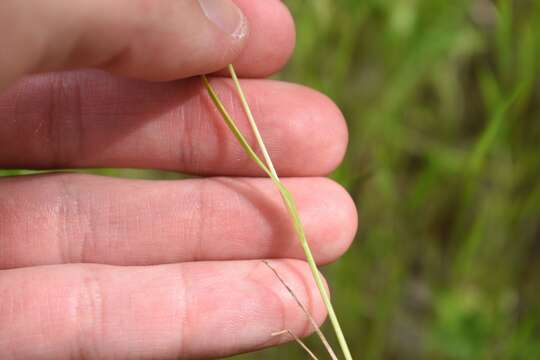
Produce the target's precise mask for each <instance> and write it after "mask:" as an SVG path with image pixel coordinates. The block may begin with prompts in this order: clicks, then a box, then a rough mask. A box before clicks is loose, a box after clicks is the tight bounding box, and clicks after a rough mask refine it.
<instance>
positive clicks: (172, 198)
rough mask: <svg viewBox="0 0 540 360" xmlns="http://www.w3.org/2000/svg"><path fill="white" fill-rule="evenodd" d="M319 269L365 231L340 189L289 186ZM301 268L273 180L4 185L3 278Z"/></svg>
mask: <svg viewBox="0 0 540 360" xmlns="http://www.w3.org/2000/svg"><path fill="white" fill-rule="evenodd" d="M284 183H285V184H286V186H288V187H289V189H290V190H291V192H292V193H293V196H294V197H295V198H296V200H297V203H298V208H299V211H300V216H301V218H302V221H303V223H304V225H305V227H306V233H307V237H308V240H309V242H310V244H311V247H312V250H313V252H314V254H315V259H316V260H317V261H318V262H319V263H328V262H331V261H333V260H335V259H336V258H337V257H339V256H340V255H342V254H343V253H344V252H345V251H346V249H347V248H348V247H349V245H350V244H351V241H352V240H353V237H354V234H355V232H356V227H357V214H356V210H355V207H354V204H353V202H352V200H351V199H350V197H349V195H348V194H347V192H346V191H345V190H343V189H342V188H341V187H340V186H339V185H337V184H336V183H334V182H332V181H330V180H327V179H323V178H311V179H304V178H298V179H285V180H284ZM280 257H286V258H297V259H303V258H304V255H303V251H302V248H301V246H300V244H299V242H298V239H297V237H296V234H295V232H294V230H293V228H292V226H291V222H290V218H289V217H288V214H287V211H286V209H285V208H284V207H283V205H282V203H281V198H280V196H279V193H278V192H277V190H275V187H274V186H273V184H272V182H271V181H270V180H267V179H253V178H250V179H230V178H216V179H196V180H183V181H170V182H166V181H160V182H156V181H140V180H121V179H113V178H105V177H96V176H88V175H73V174H72V175H66V174H57V175H45V176H33V177H23V178H4V179H1V180H0V269H1V268H4V269H6V268H14V267H23V266H35V265H46V264H59V263H68V262H71V263H102V264H113V265H153V264H163V263H173V262H184V261H198V260H237V259H263V258H280Z"/></svg>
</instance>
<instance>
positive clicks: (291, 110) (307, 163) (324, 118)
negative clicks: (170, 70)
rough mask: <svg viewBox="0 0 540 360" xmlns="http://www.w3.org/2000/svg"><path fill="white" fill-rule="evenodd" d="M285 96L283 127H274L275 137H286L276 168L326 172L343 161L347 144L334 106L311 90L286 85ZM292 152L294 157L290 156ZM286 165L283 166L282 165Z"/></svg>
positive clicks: (342, 120)
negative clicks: (281, 162) (285, 115)
mask: <svg viewBox="0 0 540 360" xmlns="http://www.w3.org/2000/svg"><path fill="white" fill-rule="evenodd" d="M288 95H289V97H288V98H285V97H283V104H284V105H283V106H284V107H285V106H286V107H287V112H288V116H287V118H286V119H280V120H281V121H283V120H286V126H281V127H280V128H279V129H274V130H273V131H274V132H280V133H279V134H278V138H279V137H281V138H282V139H286V140H285V141H283V143H284V144H287V145H289V148H287V149H281V150H282V151H283V152H284V153H285V154H284V155H285V156H286V158H287V162H286V163H285V162H284V165H283V167H280V164H279V163H278V164H277V168H278V171H280V172H282V173H289V174H298V175H300V174H302V175H306V174H310V175H313V176H321V175H328V174H330V173H331V172H332V171H334V170H335V169H336V168H337V167H338V166H339V164H340V163H341V162H342V161H343V158H344V156H345V152H346V149H347V144H348V130H347V124H346V121H345V118H344V116H343V114H342V112H341V111H340V109H339V108H338V107H337V105H336V104H335V103H334V102H333V101H332V100H331V99H330V98H329V97H328V96H326V95H324V94H322V93H320V92H317V91H315V90H312V89H309V88H306V87H303V86H298V85H290V88H289V94H288ZM292 155H294V156H292ZM285 166H286V167H285Z"/></svg>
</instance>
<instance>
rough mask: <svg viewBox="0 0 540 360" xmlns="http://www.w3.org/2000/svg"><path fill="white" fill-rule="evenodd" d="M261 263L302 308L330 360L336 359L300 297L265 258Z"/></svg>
mask: <svg viewBox="0 0 540 360" xmlns="http://www.w3.org/2000/svg"><path fill="white" fill-rule="evenodd" d="M263 263H264V264H265V265H266V266H268V268H269V269H270V270H272V272H273V273H274V275H275V276H276V278H277V279H278V280H279V282H280V283H281V284H282V285H283V287H284V288H285V289H287V291H288V292H289V294H291V296H292V298H293V299H294V301H295V302H296V304H298V307H299V308H300V309H301V310H302V312H303V313H304V314H305V315H306V317H307V318H308V319H309V322H310V323H311V326H313V328H314V329H315V332H316V333H317V335H318V336H319V338H320V339H321V342H322V343H323V345H324V347H325V348H326V351H328V354H329V355H330V357H331V358H332V360H337V356H336V353H335V352H334V349H332V346H330V343H329V342H328V340H327V339H326V336H324V334H323V333H322V331H321V329H320V328H319V325H317V322H316V321H315V319H314V318H313V316H312V315H311V314H310V312H309V311H308V310H307V309H306V307H305V306H304V304H302V302H301V301H300V299H298V296H296V294H295V293H294V291H293V290H292V289H291V287H290V286H289V285H288V284H287V283H286V282H285V280H283V278H282V277H281V275H279V273H278V271H277V270H276V269H275V268H274V267H273V266H272V265H271V264H270V262H269V261H267V260H264V261H263Z"/></svg>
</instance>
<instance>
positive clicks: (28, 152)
mask: <svg viewBox="0 0 540 360" xmlns="http://www.w3.org/2000/svg"><path fill="white" fill-rule="evenodd" d="M235 2H236V3H237V4H238V5H239V6H240V8H241V9H242V10H243V12H244V14H245V15H246V17H247V18H248V21H249V24H250V36H249V38H246V39H242V40H238V41H234V42H230V43H228V44H227V43H226V41H217V40H216V39H218V40H219V39H220V36H222V35H220V34H219V33H215V34H214V33H213V31H214V30H212V29H211V28H208V29H206V30H205V31H208V32H210V33H211V35H212V36H215V37H214V38H212V40H211V41H210V40H209V41H210V43H212V41H215V42H216V44H218V45H216V46H217V48H216V47H208V46H201V49H203V50H201V51H203V52H204V51H207V53H204V54H203V55H204V56H203V60H201V59H199V58H197V56H198V55H197V54H195V53H193V51H191V52H190V50H193V49H192V48H191V47H192V46H193V44H192V43H189V41H190V40H189V39H191V38H186V39H183V41H182V42H180V43H179V45H177V46H176V45H175V44H174V42H175V41H177V40H178V36H176V40H174V39H173V38H174V36H173V37H171V38H169V37H168V36H158V35H160V34H161V35H163V32H162V31H163V29H160V28H159V26H161V25H159V26H157V25H156V24H152V23H151V22H150V23H148V24H147V23H144V24H142V28H143V29H145V34H146V35H145V36H144V37H141V38H139V37H137V34H139V35H140V33H138V32H137V31H134V30H133V29H130V27H129V26H125V27H122V26H120V28H118V29H115V30H117V31H111V30H112V28H111V27H110V26H111V24H119V23H120V24H123V23H121V21H125V22H126V23H128V22H129V21H131V20H133V19H134V18H135V19H136V16H137V14H138V13H146V12H148V13H149V14H150V15H149V17H148V18H149V19H152V14H154V15H155V14H164V16H166V15H167V14H169V13H171V11H167V10H169V9H170V8H169V7H170V6H175V5H174V4H179V2H178V1H176V0H174V1H172V0H151V1H149V0H129V1H127V0H126V2H124V1H117V2H103V4H102V5H104V6H114V7H116V6H118V7H120V8H121V6H122V4H128V3H129V4H138V5H140V6H139V7H138V6H134V8H133V9H131V8H130V9H129V11H128V10H126V12H124V13H123V12H121V11H119V10H118V9H115V11H111V12H106V13H107V15H106V16H103V17H98V18H95V19H94V18H92V14H93V13H92V11H93V10H94V9H93V8H92V6H93V4H96V3H98V2H97V1H95V2H84V4H86V5H88V6H89V7H90V8H89V9H88V10H87V11H86V12H84V14H85V17H84V19H85V21H82V22H81V21H73V22H69V23H65V22H64V21H63V19H64V18H66V16H65V15H66V14H69V15H70V16H74V17H75V18H76V16H78V15H80V14H79V13H80V7H73V8H70V7H69V6H66V5H65V4H72V3H74V2H67V3H65V2H62V1H60V0H54V1H52V2H50V4H49V5H50V6H49V7H50V8H51V9H54V10H55V11H52V10H51V11H52V13H53V14H54V15H51V14H49V15H50V16H49V17H48V16H41V17H40V18H39V19H38V20H39V21H34V22H29V23H25V21H26V20H28V19H31V16H30V15H28V14H34V13H40V11H45V12H46V11H48V9H49V7H47V8H44V9H37V8H32V10H34V11H31V12H27V10H28V9H24V6H26V5H24V4H28V2H20V1H15V0H5V1H4V2H2V3H1V4H0V30H1V28H2V27H3V26H12V27H13V29H14V32H13V31H11V32H9V31H7V30H6V31H3V32H2V31H0V34H6V33H9V34H10V39H11V38H12V37H13V33H15V34H17V35H18V37H17V36H15V37H16V38H18V39H19V41H18V42H11V43H10V42H9V41H10V40H8V39H6V38H4V37H3V35H0V45H4V44H7V45H6V46H4V48H6V47H7V48H9V49H10V52H7V53H9V54H12V56H11V57H9V58H7V60H6V61H4V62H2V61H0V63H2V64H3V65H2V67H1V68H0V90H2V89H4V90H3V91H2V92H1V93H0V143H1V144H2V147H1V148H0V168H2V167H33V168H43V169H57V168H65V167H73V168H75V167H81V168H83V167H137V168H156V169H167V170H179V171H184V172H189V173H193V174H196V175H217V176H220V177H216V178H209V179H204V178H198V179H192V180H185V181H167V182H165V181H164V182H152V181H140V180H122V179H109V178H104V177H97V176H90V175H73V174H49V175H39V176H31V177H24V178H4V179H0V269H1V270H0V358H1V359H21V358H22V359H72V358H85V359H93V358H100V359H101V358H103V359H120V358H121V359H130V358H137V359H147V358H148V359H155V358H159V359H169V358H171V359H174V358H181V359H194V358H196V359H198V358H212V357H218V356H226V355H231V354H235V353H239V352H245V351H252V350H256V349H260V348H263V347H267V346H273V345H276V344H278V343H280V342H283V341H288V340H290V339H288V338H287V337H279V338H272V337H271V336H270V334H271V333H273V332H276V331H280V330H283V329H285V328H287V329H290V330H292V331H293V332H295V333H296V334H297V335H299V336H303V335H307V334H309V333H310V332H311V331H312V329H310V327H309V323H308V320H307V319H306V318H305V316H304V315H303V314H302V312H301V311H300V310H299V309H298V307H297V306H296V304H295V303H294V301H293V299H292V298H291V297H290V295H289V294H288V293H287V291H286V290H285V288H284V287H283V286H282V285H281V284H280V283H279V281H277V280H276V278H275V277H274V276H273V274H272V273H271V271H270V270H269V269H267V268H266V267H265V266H264V265H263V264H262V262H261V259H267V258H272V259H274V260H272V262H273V265H274V266H275V267H276V268H277V270H278V271H279V272H280V275H281V276H283V277H284V278H285V280H286V281H287V282H288V284H289V285H290V286H291V287H292V288H293V289H294V291H295V293H296V295H297V296H298V297H299V299H300V300H301V301H302V302H303V303H304V304H306V306H307V307H308V308H309V310H310V312H311V313H312V314H313V315H314V317H315V318H316V319H317V321H318V322H322V321H323V320H324V318H325V316H326V313H325V310H324V306H323V305H322V303H321V301H320V298H319V296H318V294H317V290H316V287H315V286H314V283H313V280H312V278H311V275H310V273H309V269H308V266H307V264H306V263H305V262H303V261H301V260H300V259H302V258H303V255H302V251H301V249H300V247H299V245H298V242H297V239H296V237H295V236H294V232H293V231H292V229H291V225H290V222H289V219H288V218H287V216H286V213H285V210H284V208H283V205H282V204H281V202H280V199H279V195H278V193H277V191H276V190H275V188H274V186H273V185H272V183H271V182H270V181H269V180H268V179H264V178H262V177H261V178H257V176H261V175H262V174H261V172H260V171H259V170H258V169H257V168H256V166H254V165H253V164H252V162H251V161H250V160H249V159H248V158H247V157H246V156H245V155H244V153H243V152H242V150H241V148H240V147H239V146H238V144H237V143H236V141H235V140H234V138H233V137H232V136H231V135H230V133H229V132H228V130H227V129H226V127H225V126H224V124H223V122H222V121H221V119H220V118H219V116H218V115H217V113H216V111H215V109H214V108H213V107H212V105H211V103H210V101H209V99H208V97H207V95H206V94H205V92H204V90H203V89H202V87H201V85H200V82H199V80H198V79H197V78H188V79H183V80H182V79H181V80H176V81H174V82H169V83H147V82H143V81H140V80H128V79H120V78H117V77H113V76H111V75H109V74H107V73H104V72H102V71H97V70H85V71H71V72H60V73H55V74H42V75H34V76H28V74H31V73H37V72H39V73H42V72H44V71H46V70H50V69H54V70H66V69H73V68H83V67H84V68H87V67H96V68H99V69H101V70H109V71H111V72H113V73H115V74H123V75H129V76H131V77H136V78H141V79H146V80H164V79H179V78H185V77H188V76H192V75H196V74H198V73H210V72H212V73H214V72H216V71H217V74H220V76H222V75H223V74H224V73H223V72H222V71H221V72H220V71H218V70H219V69H221V68H223V67H224V66H225V65H226V64H227V63H228V62H232V61H234V63H235V64H236V67H237V70H238V73H239V74H240V75H241V76H242V77H249V78H257V77H263V76H266V75H269V74H271V73H274V72H275V71H278V70H279V69H280V68H281V67H282V66H283V65H284V64H285V63H286V61H287V59H288V58H289V56H290V54H291V52H292V49H293V47H294V25H293V22H292V19H291V17H290V15H289V13H288V12H287V10H286V8H285V7H284V5H283V4H282V3H281V2H280V1H278V0H264V1H251V0H235ZM42 3H43V2H35V4H34V5H35V6H40V5H39V4H42ZM21 4H22V5H21ZM194 4H196V3H195V1H192V2H188V1H186V2H182V5H181V6H184V7H185V10H186V11H187V10H190V9H191V10H192V9H194V6H195V5H194ZM86 5H85V6H86ZM3 6H7V9H6V8H3ZM10 6H11V7H10ZM18 6H23V9H19V8H18ZM168 6H169V7H168ZM172 9H175V8H172ZM4 10H5V11H4ZM19 10H20V11H19ZM38 10H39V11H38ZM60 10H61V11H60ZM172 12H174V11H172ZM58 13H60V14H62V15H63V17H61V18H60V19H54V16H57V15H56V14H58ZM4 14H10V15H11V18H9V19H8V18H6V17H5V16H4V18H5V19H4V18H3V15H4ZM111 14H112V15H111ZM126 14H127V15H126ZM199 15H200V14H199V13H196V16H199ZM58 16H60V15H58ZM110 16H112V17H110ZM196 16H194V17H193V18H196ZM10 19H11V20H12V21H11V20H10ZM130 19H131V20H130ZM8 20H10V21H11V22H10V21H8ZM28 21H29V20H28ZM40 21H45V22H46V24H41V26H42V28H41V29H42V30H43V29H47V30H50V29H53V30H54V31H53V30H51V31H45V30H43V36H42V37H40V38H39V39H38V40H40V41H41V42H40V41H37V42H28V41H27V40H28V39H27V38H25V36H28V33H27V32H21V29H25V30H32V29H31V28H30V27H31V26H34V25H35V24H37V25H35V26H38V25H40ZM47 21H49V22H48V23H47ZM145 21H147V20H145ZM186 21H187V20H186ZM186 23H187V24H191V23H190V22H189V21H187V22H186ZM6 24H7V25H6ZM9 24H11V25H9ZM74 24H76V25H74ZM171 24H172V25H171V26H173V27H172V28H171V29H168V30H170V32H169V33H168V34H169V35H171V34H172V35H174V34H175V31H177V32H182V31H185V29H183V28H182V26H184V25H178V28H176V26H177V24H176V23H174V22H171ZM182 24H183V23H182ZM21 25H22V26H21ZM139 25H140V24H139ZM70 26H71V27H73V26H75V27H77V26H80V27H81V28H75V29H72V28H70ZM107 26H109V28H107ZM153 26H157V27H158V29H157V30H155V31H154V29H155V28H154V27H153ZM190 26H191V25H190ZM66 30H70V31H66ZM139 31H140V28H139ZM153 31H154V32H153ZM160 31H161V32H160ZM49 32H50V33H49ZM29 33H32V32H31V31H30V32H29ZM40 34H41V33H40ZM62 36H63V37H65V38H61V37H62ZM32 39H33V38H32ZM157 39H159V42H157ZM267 39H272V41H271V42H268V41H267ZM222 40H223V39H222ZM225 40H226V39H225ZM19 43H21V44H22V43H24V45H25V46H24V47H19ZM270 43H271V44H270ZM207 45H208V44H207ZM10 46H11V47H10ZM220 46H221V48H220ZM126 49H127V50H126ZM148 49H152V51H148ZM209 49H210V50H209ZM182 50H183V51H184V52H183V53H182ZM186 53H187V54H188V55H189V56H186ZM148 54H151V56H148ZM179 54H182V55H183V56H179ZM83 55H84V56H83ZM136 55H139V56H136ZM199 55H200V54H199ZM0 56H1V55H0ZM178 58H182V63H181V64H180V65H181V66H179V64H174V63H173V62H171V61H172V60H171V59H178ZM35 59H40V61H37V62H36V61H35ZM0 60H3V59H2V58H0ZM156 69H158V70H156ZM24 75H27V77H26V78H24V79H18V80H17V78H19V77H22V76H24ZM212 82H213V83H214V84H215V86H216V88H217V89H218V92H219V93H220V95H221V96H222V98H223V100H224V102H225V105H226V106H227V108H228V109H230V110H231V112H232V114H233V115H234V117H235V118H236V119H237V120H238V122H239V125H240V127H241V128H242V129H243V130H245V131H246V133H247V134H249V127H248V124H247V121H246V118H245V116H244V115H243V113H242V110H241V107H240V104H239V103H238V100H237V98H236V97H235V95H234V91H233V88H232V85H231V82H230V81H229V80H226V79H223V78H214V79H212ZM242 83H243V84H244V88H245V91H246V93H247V94H248V97H249V100H250V102H251V104H252V105H253V110H254V112H255V116H256V118H257V120H258V123H259V124H260V128H261V132H262V134H263V136H264V137H265V139H266V141H267V144H268V147H269V150H270V152H271V154H272V155H273V159H274V161H275V163H276V167H277V169H278V171H279V172H280V174H281V175H282V176H289V177H291V178H288V179H287V178H286V179H284V181H285V183H286V185H287V186H288V187H289V188H290V190H291V192H292V193H293V195H294V196H295V198H296V199H297V202H298V207H299V211H300V215H301V217H302V220H303V222H304V223H305V226H306V231H307V234H308V238H309V240H310V242H311V245H312V248H313V252H314V254H315V257H316V259H317V261H318V262H319V263H321V264H324V263H328V262H332V261H335V260H336V259H337V258H338V257H339V256H341V255H342V254H343V253H344V252H345V250H346V249H347V248H348V246H349V245H350V243H351V241H352V239H353V237H354V234H355V232H356V227H357V214H356V210H355V207H354V204H353V202H352V200H351V199H350V197H349V196H348V194H347V193H346V192H345V191H344V190H343V189H342V188H341V187H340V186H339V185H337V184H336V183H334V182H332V181H329V180H327V179H324V178H321V177H320V176H324V175H326V174H328V173H329V172H330V171H332V170H333V169H334V168H335V167H336V166H337V165H338V164H339V162H340V161H341V159H342V157H343V155H344V152H345V147H346V143H347V130H346V126H345V122H344V119H343V116H342V115H341V113H340V111H339V110H338V109H337V108H336V106H335V105H334V104H333V103H332V102H331V101H330V100H329V99H327V98H326V97H324V96H323V95H321V94H319V93H317V92H315V91H313V90H309V89H306V88H304V87H301V86H297V85H292V84H286V83H280V82H275V81H268V80H261V79H251V80H242ZM248 138H249V139H250V140H253V139H252V137H251V136H248ZM226 176H246V177H245V178H239V177H226ZM247 176H251V177H249V178H248V177H247Z"/></svg>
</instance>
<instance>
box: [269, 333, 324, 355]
mask: <svg viewBox="0 0 540 360" xmlns="http://www.w3.org/2000/svg"><path fill="white" fill-rule="evenodd" d="M285 334H288V335H289V336H290V337H292V338H293V339H294V341H296V342H297V343H298V345H300V347H301V348H302V349H304V350H305V351H306V352H307V353H308V355H309V356H310V357H311V358H312V359H313V360H319V358H318V357H317V356H316V355H315V354H314V353H313V351H311V349H310V348H309V347H308V346H307V345H306V344H305V343H304V342H303V341H302V340H300V338H299V337H298V336H296V335H295V334H294V333H293V332H292V331H291V330H283V331H278V332H276V333H273V334H272V336H274V337H275V336H281V335H285Z"/></svg>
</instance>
